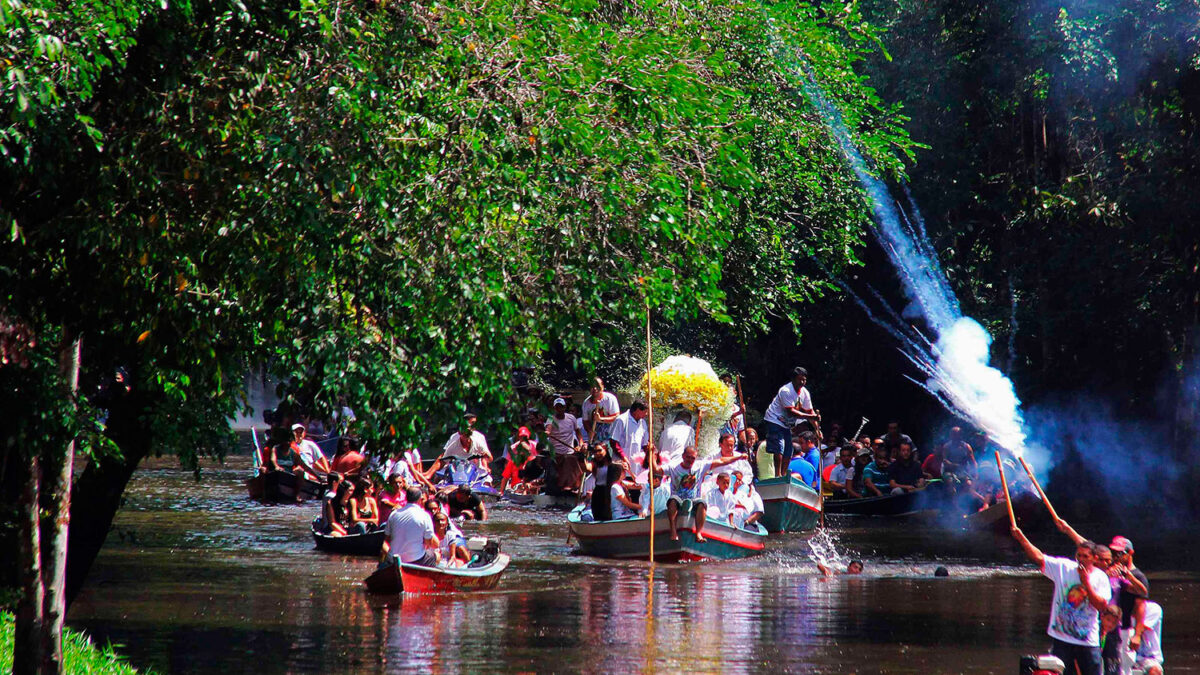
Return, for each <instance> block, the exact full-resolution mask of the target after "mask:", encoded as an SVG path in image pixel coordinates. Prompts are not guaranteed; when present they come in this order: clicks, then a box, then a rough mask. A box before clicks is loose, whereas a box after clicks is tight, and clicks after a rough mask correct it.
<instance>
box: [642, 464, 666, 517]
mask: <svg viewBox="0 0 1200 675" xmlns="http://www.w3.org/2000/svg"><path fill="white" fill-rule="evenodd" d="M670 498H671V485H670V484H669V483H665V482H663V472H662V469H659V468H656V469H655V470H654V489H653V490H649V489H645V488H643V489H642V496H641V499H640V500H639V502H640V503H639V504H638V506H639V507H640V508H639V513H641V515H642V517H643V518H646V517H648V516H649V515H650V500H651V499H653V500H654V512H655V513H662V512H663V511H666V510H667V500H668V499H670Z"/></svg>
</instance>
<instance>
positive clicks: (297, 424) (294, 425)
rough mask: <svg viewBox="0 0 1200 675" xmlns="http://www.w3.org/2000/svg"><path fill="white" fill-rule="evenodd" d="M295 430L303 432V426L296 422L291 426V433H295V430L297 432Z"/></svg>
mask: <svg viewBox="0 0 1200 675" xmlns="http://www.w3.org/2000/svg"><path fill="white" fill-rule="evenodd" d="M297 429H299V430H301V431H303V430H304V425H303V424H300V423H299V422H296V423H295V424H293V425H292V431H295V430H297Z"/></svg>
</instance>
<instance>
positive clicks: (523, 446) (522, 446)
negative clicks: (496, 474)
mask: <svg viewBox="0 0 1200 675" xmlns="http://www.w3.org/2000/svg"><path fill="white" fill-rule="evenodd" d="M529 436H530V433H529V427H521V428H520V429H517V441H516V442H515V443H513V444H512V445H510V446H508V449H507V450H506V451H505V454H506V456H507V460H508V461H507V462H506V463H505V464H504V473H502V474H501V475H500V493H501V494H503V493H504V491H505V490H506V489H508V487H509V486H510V485H511V486H512V487H513V489H514V490H515V489H516V487H517V486H518V485H520V484H521V480H522V478H521V475H522V474H521V472H522V471H525V466H526V465H528V464H530V463H531V462H532V460H533V459H534V458H536V457H537V445H536V444H535V443H534V442H533V441H532V440H531V439H530V438H529Z"/></svg>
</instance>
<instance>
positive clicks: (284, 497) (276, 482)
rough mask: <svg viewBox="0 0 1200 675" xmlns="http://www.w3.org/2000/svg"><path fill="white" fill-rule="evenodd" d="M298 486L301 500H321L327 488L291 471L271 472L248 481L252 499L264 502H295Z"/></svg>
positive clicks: (247, 489)
mask: <svg viewBox="0 0 1200 675" xmlns="http://www.w3.org/2000/svg"><path fill="white" fill-rule="evenodd" d="M297 486H298V487H299V490H300V499H301V500H304V499H320V498H321V495H323V494H324V493H325V488H324V486H322V485H321V484H320V483H317V482H314V481H311V480H308V479H307V478H302V477H297V476H296V474H294V473H292V472H290V471H270V472H267V473H264V474H259V475H257V476H255V477H253V478H251V479H250V480H248V481H246V491H247V492H249V493H250V498H251V499H257V500H259V501H262V502H294V501H296V490H297Z"/></svg>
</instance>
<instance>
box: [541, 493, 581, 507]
mask: <svg viewBox="0 0 1200 675" xmlns="http://www.w3.org/2000/svg"><path fill="white" fill-rule="evenodd" d="M533 505H534V506H536V507H538V508H543V509H562V510H564V511H567V510H570V509H573V508H575V507H576V506H579V497H577V496H575V495H573V494H571V493H569V492H568V493H561V494H550V493H546V492H543V493H541V494H537V495H534V496H533Z"/></svg>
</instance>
